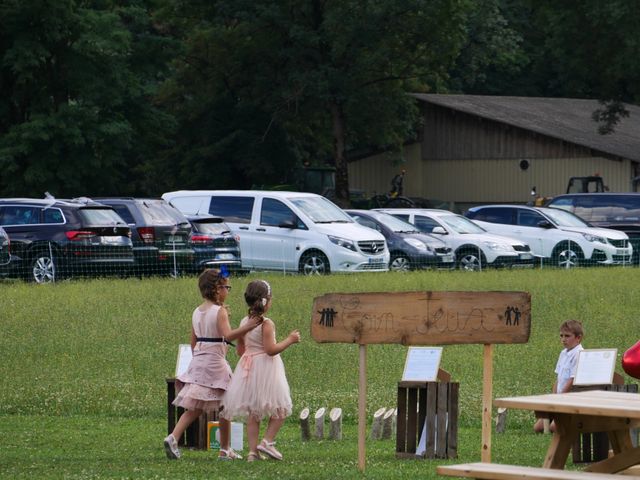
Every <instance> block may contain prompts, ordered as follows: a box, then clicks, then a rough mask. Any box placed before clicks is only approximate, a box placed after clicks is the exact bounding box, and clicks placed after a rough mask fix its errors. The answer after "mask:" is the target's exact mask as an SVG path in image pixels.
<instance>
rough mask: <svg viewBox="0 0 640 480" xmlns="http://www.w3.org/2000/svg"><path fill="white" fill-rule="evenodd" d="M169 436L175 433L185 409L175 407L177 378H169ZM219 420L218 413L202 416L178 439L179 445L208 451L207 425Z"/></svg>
mask: <svg viewBox="0 0 640 480" xmlns="http://www.w3.org/2000/svg"><path fill="white" fill-rule="evenodd" d="M166 380H167V434H169V433H171V432H172V431H173V428H174V427H175V426H176V423H177V422H178V419H179V418H180V415H182V414H183V413H184V409H182V408H180V407H176V406H175V405H173V400H174V399H175V398H176V386H175V382H176V379H175V378H167V379H166ZM215 420H218V415H217V414H216V413H211V414H206V413H203V414H202V415H200V417H199V418H198V420H196V421H195V422H193V423H192V424H191V425H189V427H188V428H187V430H186V431H185V432H184V435H182V437H181V438H178V439H177V440H178V445H180V446H184V447H190V448H197V449H201V450H206V449H207V433H208V432H207V423H208V422H210V421H215Z"/></svg>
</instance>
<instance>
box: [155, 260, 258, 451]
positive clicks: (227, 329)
mask: <svg viewBox="0 0 640 480" xmlns="http://www.w3.org/2000/svg"><path fill="white" fill-rule="evenodd" d="M228 277H229V274H228V272H227V271H226V270H225V271H220V270H217V269H210V270H205V271H204V272H202V274H201V275H200V277H199V278H198V287H199V288H200V293H201V295H202V298H203V299H204V302H203V303H202V304H201V305H200V306H198V307H197V308H196V309H195V310H194V311H193V315H192V319H191V326H192V327H191V350H192V351H193V358H192V360H191V362H190V363H189V367H188V369H187V371H186V372H184V373H183V374H182V375H180V376H178V377H177V378H176V390H177V391H178V395H177V396H176V399H175V400H174V401H173V404H174V405H177V406H178V407H182V408H184V409H186V412H184V413H183V414H182V416H181V417H180V419H179V420H178V423H177V424H176V426H175V428H174V429H173V432H171V433H170V434H169V435H168V436H167V437H166V438H165V439H164V448H165V452H166V454H167V457H168V458H170V459H178V458H180V450H179V449H178V442H177V439H178V438H180V437H181V436H182V434H183V433H184V431H185V429H186V428H187V427H188V426H189V425H191V423H192V422H193V421H194V420H196V419H197V418H198V417H199V416H200V415H202V412H213V411H216V410H219V407H220V401H221V400H222V397H223V395H224V393H225V391H226V389H227V386H228V385H229V382H230V380H231V367H230V366H229V363H228V362H227V359H226V355H227V348H228V347H227V343H229V342H230V341H232V340H235V339H236V338H240V337H242V336H243V335H244V334H246V333H247V332H249V331H250V330H252V329H254V328H255V327H256V326H258V325H259V324H260V323H261V322H262V319H261V318H259V317H255V318H252V319H250V320H249V321H246V322H244V323H243V325H242V326H240V327H239V328H236V329H235V330H231V326H230V325H229V316H228V314H227V308H226V306H225V305H224V301H225V299H226V298H227V295H228V294H229V290H230V289H231V285H229V279H228ZM229 427H230V424H229V421H228V420H225V419H224V418H221V419H220V454H219V458H220V459H225V460H233V459H236V458H240V455H238V454H237V453H236V452H234V451H233V450H232V449H231V448H230V447H229Z"/></svg>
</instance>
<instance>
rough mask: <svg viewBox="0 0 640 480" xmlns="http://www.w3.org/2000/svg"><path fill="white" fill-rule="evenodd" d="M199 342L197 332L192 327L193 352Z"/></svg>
mask: <svg viewBox="0 0 640 480" xmlns="http://www.w3.org/2000/svg"><path fill="white" fill-rule="evenodd" d="M197 341H198V337H196V331H195V330H194V329H193V326H192V327H191V351H192V352H193V349H194V348H196V342H197Z"/></svg>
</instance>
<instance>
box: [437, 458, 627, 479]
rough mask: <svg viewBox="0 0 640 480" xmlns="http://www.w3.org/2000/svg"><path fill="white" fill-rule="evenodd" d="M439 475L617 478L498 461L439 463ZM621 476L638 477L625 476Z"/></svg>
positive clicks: (613, 475)
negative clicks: (504, 463)
mask: <svg viewBox="0 0 640 480" xmlns="http://www.w3.org/2000/svg"><path fill="white" fill-rule="evenodd" d="M437 472H438V474H439V475H448V476H451V477H468V478H481V479H487V480H534V479H535V480H546V479H559V480H618V479H620V476H619V475H616V474H613V473H591V472H583V471H579V470H578V471H576V470H557V469H551V468H542V467H523V466H520V465H503V464H498V463H482V462H478V463H465V464H460V465H440V466H439V467H437ZM623 478H629V479H631V478H640V477H636V476H625V477H623Z"/></svg>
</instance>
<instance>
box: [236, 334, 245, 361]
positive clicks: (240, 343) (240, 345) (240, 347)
mask: <svg viewBox="0 0 640 480" xmlns="http://www.w3.org/2000/svg"><path fill="white" fill-rule="evenodd" d="M244 351H245V345H244V337H238V341H237V343H236V353H237V354H238V356H239V357H241V356H242V355H244Z"/></svg>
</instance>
